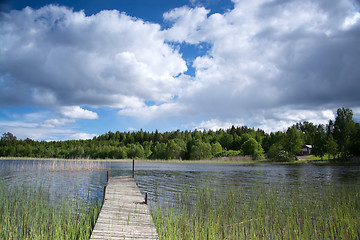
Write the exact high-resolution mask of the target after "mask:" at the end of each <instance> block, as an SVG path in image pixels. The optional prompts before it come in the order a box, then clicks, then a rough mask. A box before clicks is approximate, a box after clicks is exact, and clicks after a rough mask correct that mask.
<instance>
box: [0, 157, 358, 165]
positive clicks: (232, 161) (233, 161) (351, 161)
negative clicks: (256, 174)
mask: <svg viewBox="0 0 360 240" xmlns="http://www.w3.org/2000/svg"><path fill="white" fill-rule="evenodd" d="M3 160H22V161H24V160H25V161H27V160H29V161H32V160H38V161H73V162H126V163H131V162H132V160H133V159H100V158H98V159H90V158H75V159H65V158H35V157H0V161H3ZM135 161H136V162H145V163H191V164H275V165H302V164H314V165H334V164H335V165H342V164H351V165H353V164H355V165H356V164H360V158H350V159H349V160H339V159H324V160H321V159H298V160H296V161H293V162H272V161H269V160H267V159H259V160H249V159H243V160H242V159H223V160H222V159H203V160H179V159H170V160H165V159H135Z"/></svg>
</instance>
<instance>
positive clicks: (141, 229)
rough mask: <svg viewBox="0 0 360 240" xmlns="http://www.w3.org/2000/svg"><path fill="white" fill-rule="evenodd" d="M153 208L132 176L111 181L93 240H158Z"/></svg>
mask: <svg viewBox="0 0 360 240" xmlns="http://www.w3.org/2000/svg"><path fill="white" fill-rule="evenodd" d="M158 238H159V237H158V234H157V232H156V228H155V225H154V223H153V220H152V217H151V215H150V212H149V209H148V207H147V205H146V204H144V199H143V197H142V195H141V193H140V191H139V188H138V187H137V185H136V183H135V180H134V179H133V178H132V177H131V176H124V177H112V178H109V182H108V185H107V187H106V194H105V201H104V204H103V206H102V209H101V212H100V214H99V217H98V219H97V221H96V224H95V227H94V230H93V233H92V235H91V238H90V239H94V240H95V239H122V240H124V239H158Z"/></svg>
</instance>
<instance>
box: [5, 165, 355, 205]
mask: <svg viewBox="0 0 360 240" xmlns="http://www.w3.org/2000/svg"><path fill="white" fill-rule="evenodd" d="M135 169H136V171H135V172H136V173H135V174H136V176H135V180H136V183H137V184H138V186H139V188H140V190H141V192H142V193H143V195H144V194H145V192H148V193H149V197H150V202H152V203H154V202H160V203H165V204H168V203H171V202H173V201H176V199H174V196H175V195H176V193H177V192H179V191H181V190H182V189H184V188H188V189H190V191H196V189H197V188H198V187H199V186H202V185H204V184H210V186H213V187H214V188H219V189H221V188H222V187H224V186H242V187H243V189H246V188H253V187H256V186H260V185H261V186H264V185H265V186H266V185H272V186H273V185H277V186H280V187H281V186H286V187H296V188H305V189H306V188H307V187H311V188H321V187H322V186H324V185H329V184H331V185H338V186H339V187H341V186H342V185H358V184H360V166H359V165H355V166H354V165H353V166H317V165H312V164H304V165H274V164H252V165H251V164H202V163H195V164H194V163H146V162H136V163H135ZM107 170H109V171H110V176H122V175H131V170H132V163H131V162H90V163H87V162H80V163H79V162H76V161H65V162H64V161H43V160H0V181H1V182H5V183H6V184H30V185H45V186H48V187H49V189H50V191H51V192H50V193H51V196H53V197H54V198H57V197H61V196H63V195H70V196H75V197H77V198H87V197H90V199H92V200H102V194H103V187H104V185H106V172H107Z"/></svg>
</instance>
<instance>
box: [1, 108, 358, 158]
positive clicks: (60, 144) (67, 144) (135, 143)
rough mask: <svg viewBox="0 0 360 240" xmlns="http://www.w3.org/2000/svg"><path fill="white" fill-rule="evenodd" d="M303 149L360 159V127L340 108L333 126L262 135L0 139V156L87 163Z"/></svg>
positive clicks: (284, 154)
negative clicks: (309, 148) (83, 160)
mask: <svg viewBox="0 0 360 240" xmlns="http://www.w3.org/2000/svg"><path fill="white" fill-rule="evenodd" d="M304 144H308V145H312V146H313V153H314V154H315V155H316V156H320V157H323V156H325V155H331V156H332V157H333V158H343V159H344V158H348V157H350V156H359V155H360V124H359V123H355V122H354V121H353V112H352V110H351V109H348V108H339V109H338V110H337V116H336V119H335V121H332V120H330V121H329V123H328V124H326V125H323V124H319V125H314V124H313V123H311V122H307V121H305V122H300V123H297V124H295V125H293V126H291V127H289V128H288V129H287V130H286V131H278V132H274V133H273V132H272V133H265V132H264V131H263V130H261V129H257V130H255V129H253V128H248V127H246V126H242V127H235V126H232V127H231V128H229V129H225V130H224V129H219V130H217V131H213V130H208V131H199V130H194V131H188V130H186V131H180V130H177V131H173V132H163V133H161V132H158V131H157V130H156V131H155V132H147V131H143V130H140V131H133V132H119V131H117V132H115V133H114V132H107V133H105V134H102V135H100V136H97V137H94V138H93V139H91V140H68V141H51V142H46V141H34V140H31V139H29V138H27V139H25V140H18V139H17V138H16V136H14V135H13V134H12V133H9V132H8V133H4V134H3V135H2V137H1V140H0V156H2V157H35V158H66V159H73V158H91V159H132V158H142V159H183V160H197V159H209V158H219V157H229V156H239V155H240V156H241V155H242V156H251V157H252V158H253V159H259V158H263V157H264V153H266V155H267V157H268V158H269V159H270V160H272V161H292V160H295V159H296V156H297V154H299V153H300V152H301V147H302V146H303V145H304Z"/></svg>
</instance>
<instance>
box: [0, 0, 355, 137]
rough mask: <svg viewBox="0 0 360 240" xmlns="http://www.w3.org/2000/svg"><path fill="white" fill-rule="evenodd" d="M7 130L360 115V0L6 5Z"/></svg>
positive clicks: (0, 58)
mask: <svg viewBox="0 0 360 240" xmlns="http://www.w3.org/2000/svg"><path fill="white" fill-rule="evenodd" d="M0 7H1V15H0V132H1V133H5V132H12V133H13V134H14V135H16V136H17V137H18V138H22V139H25V138H27V137H29V138H32V139H35V140H66V139H87V138H92V137H93V136H96V135H100V134H103V133H105V132H107V131H114V132H115V131H118V130H119V131H133V130H140V129H143V130H145V131H155V130H156V129H157V130H159V131H173V130H176V129H181V130H186V129H188V130H194V129H213V130H215V129H218V128H229V127H231V125H238V126H242V125H247V126H249V127H254V128H261V129H263V130H265V131H267V132H270V131H277V130H284V129H286V128H287V127H289V126H291V125H292V124H294V123H296V122H300V121H311V122H313V123H315V124H320V123H322V124H325V123H327V122H328V120H329V119H334V117H335V112H336V109H337V108H339V107H348V108H351V109H352V110H353V112H354V117H355V119H356V120H358V119H360V94H358V91H359V89H360V68H359V66H358V65H359V64H358V63H359V62H360V61H359V60H360V48H359V44H358V42H359V40H360V13H359V9H360V4H359V1H358V0H331V1H330V2H329V1H328V0H319V1H310V0H301V1H300V0H287V1H283V0H281V1H280V0H256V1H241V0H232V1H221V0H174V1H165V0H152V1H148V0H117V1H115V0H109V1H107V0H105V1H85V0H81V1H69V0H68V1H45V0H43V1H20V0H13V1H5V2H2V3H1V4H0Z"/></svg>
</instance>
